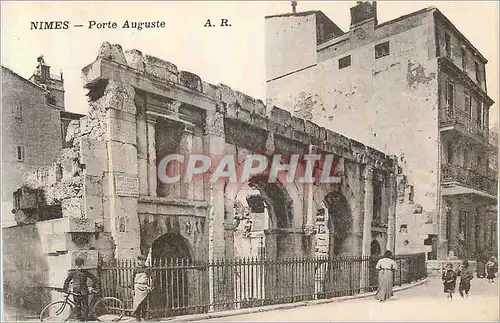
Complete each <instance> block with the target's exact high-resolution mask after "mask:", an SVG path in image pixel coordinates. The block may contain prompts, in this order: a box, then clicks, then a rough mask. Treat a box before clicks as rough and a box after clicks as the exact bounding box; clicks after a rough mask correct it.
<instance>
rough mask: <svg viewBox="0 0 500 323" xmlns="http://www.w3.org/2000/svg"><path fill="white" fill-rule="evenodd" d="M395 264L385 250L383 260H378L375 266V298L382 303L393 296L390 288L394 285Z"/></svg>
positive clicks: (389, 253)
mask: <svg viewBox="0 0 500 323" xmlns="http://www.w3.org/2000/svg"><path fill="white" fill-rule="evenodd" d="M396 268H397V264H396V262H395V261H394V259H392V252H390V251H389V250H387V251H386V252H385V253H384V258H382V259H380V260H379V261H378V262H377V265H376V266H375V269H377V270H378V289H377V294H376V295H375V298H376V299H378V300H379V301H381V302H383V301H385V300H387V299H389V298H391V296H392V295H393V293H392V287H393V285H394V273H395V271H396Z"/></svg>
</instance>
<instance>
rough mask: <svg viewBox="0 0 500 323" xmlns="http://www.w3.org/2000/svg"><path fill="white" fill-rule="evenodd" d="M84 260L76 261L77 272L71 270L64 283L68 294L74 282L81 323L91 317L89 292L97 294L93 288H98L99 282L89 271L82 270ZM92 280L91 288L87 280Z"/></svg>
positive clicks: (76, 308) (78, 315)
mask: <svg viewBox="0 0 500 323" xmlns="http://www.w3.org/2000/svg"><path fill="white" fill-rule="evenodd" d="M84 263H85V262H84V260H83V259H82V258H77V259H75V265H76V270H70V272H69V273H68V277H67V278H66V280H65V281H64V287H63V289H64V290H65V291H67V292H68V293H69V292H71V291H70V289H69V284H70V283H71V282H72V292H73V293H74V294H77V295H73V299H74V302H75V305H76V307H75V314H76V317H77V319H78V320H79V321H81V322H85V321H87V319H88V315H89V292H95V293H97V290H96V289H94V288H93V287H96V286H97V283H98V280H97V277H96V276H94V275H93V274H92V273H90V272H89V271H87V270H84V269H82V267H83V265H84ZM89 278H90V279H92V286H91V287H90V288H89V287H88V286H87V279H89Z"/></svg>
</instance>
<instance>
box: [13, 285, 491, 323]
mask: <svg viewBox="0 0 500 323" xmlns="http://www.w3.org/2000/svg"><path fill="white" fill-rule="evenodd" d="M498 301H499V293H498V283H497V281H496V280H495V283H493V284H492V283H488V282H487V281H486V279H477V278H474V280H473V281H472V288H471V292H470V296H469V298H468V299H462V298H461V297H460V295H459V294H458V291H457V292H456V293H455V294H454V298H453V300H452V301H450V300H448V299H446V294H444V293H443V285H442V283H441V280H440V279H439V277H429V278H428V281H427V282H425V283H424V284H422V285H419V286H416V287H413V288H409V289H406V290H403V291H399V292H396V293H395V295H394V297H392V298H391V299H390V300H388V301H387V302H378V301H376V300H375V299H374V298H373V297H371V296H370V297H367V298H360V299H351V300H345V301H338V302H332V303H326V304H320V305H310V306H301V307H296V308H292V309H283V310H275V311H269V312H258V313H251V314H244V315H235V316H227V317H222V318H215V319H209V320H203V321H213V322H250V321H253V322H259V321H265V322H299V321H302V322H304V321H468V322H471V321H497V322H498V320H499V315H498V311H499V304H498ZM4 319H5V316H4ZM171 319H173V318H171ZM175 319H177V320H182V316H180V317H177V318H175ZM165 320H168V319H165ZM28 321H37V319H31V320H28ZM131 321H135V320H134V319H133V318H131V317H124V318H122V320H121V322H131Z"/></svg>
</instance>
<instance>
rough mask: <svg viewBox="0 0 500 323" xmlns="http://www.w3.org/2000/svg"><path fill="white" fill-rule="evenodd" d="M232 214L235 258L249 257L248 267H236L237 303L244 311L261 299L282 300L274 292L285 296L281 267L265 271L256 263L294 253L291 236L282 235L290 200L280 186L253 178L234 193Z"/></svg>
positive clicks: (288, 224) (290, 212) (290, 216)
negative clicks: (234, 225) (251, 303)
mask: <svg viewBox="0 0 500 323" xmlns="http://www.w3.org/2000/svg"><path fill="white" fill-rule="evenodd" d="M232 211H233V216H234V220H235V224H236V229H235V230H234V232H233V237H234V258H235V259H236V260H242V259H248V258H250V264H249V265H248V266H246V267H245V266H239V267H237V268H235V273H234V275H233V276H234V279H233V282H234V289H233V292H234V299H235V301H236V304H239V306H240V307H242V308H243V307H247V306H251V305H250V304H249V302H260V301H262V302H263V301H264V299H265V300H267V301H268V302H270V301H272V300H273V299H275V298H277V297H281V296H282V295H276V293H277V292H282V293H286V289H287V288H288V287H287V286H288V285H289V281H288V280H287V279H286V277H285V276H283V273H281V271H280V269H281V267H280V266H273V267H272V268H264V266H261V265H258V263H257V262H256V261H257V260H259V259H264V258H265V259H280V258H287V257H293V256H294V255H295V254H296V252H295V245H294V244H293V242H291V241H290V235H288V234H287V233H286V232H283V229H286V228H290V227H292V219H293V201H292V200H291V198H290V197H289V196H288V194H287V191H286V189H285V188H284V187H283V186H282V185H281V184H280V183H268V182H267V179H266V178H261V177H254V178H252V179H251V180H250V181H249V183H248V186H245V187H243V188H241V189H240V191H239V192H238V193H237V195H236V198H235V201H234V203H233V210H232ZM254 262H255V263H254ZM237 307H238V305H237Z"/></svg>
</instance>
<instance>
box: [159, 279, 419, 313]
mask: <svg viewBox="0 0 500 323" xmlns="http://www.w3.org/2000/svg"><path fill="white" fill-rule="evenodd" d="M425 282H427V278H424V279H421V280H419V281H416V282H413V283H410V284H405V285H402V286H397V287H394V289H393V291H394V292H399V291H403V290H406V289H409V288H413V287H416V286H420V285H422V284H424V283H425ZM374 295H375V292H370V293H363V294H357V295H352V296H343V297H334V298H329V299H318V300H311V301H304V302H296V303H286V304H277V305H268V306H260V307H252V308H245V309H240V310H230V311H221V312H213V313H204V314H193V315H183V316H178V317H169V318H161V319H158V321H169V322H193V321H201V320H208V319H213V318H222V317H228V316H236V315H244V314H252V313H260V312H269V311H277V310H284V309H291V308H297V307H303V306H314V305H320V304H327V303H335V302H342V301H347V300H352V299H361V298H366V297H373V296H374Z"/></svg>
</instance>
